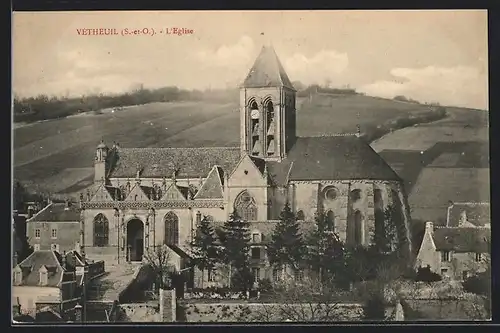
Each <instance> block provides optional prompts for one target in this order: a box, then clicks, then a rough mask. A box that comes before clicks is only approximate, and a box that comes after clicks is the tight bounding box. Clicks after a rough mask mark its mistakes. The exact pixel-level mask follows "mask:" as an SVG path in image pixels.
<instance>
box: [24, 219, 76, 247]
mask: <svg viewBox="0 0 500 333" xmlns="http://www.w3.org/2000/svg"><path fill="white" fill-rule="evenodd" d="M36 229H40V238H36V237H35V230H36ZM52 229H57V237H56V238H52ZM27 236H28V241H29V244H30V245H31V246H33V247H35V245H36V244H38V245H39V246H40V250H51V245H52V244H58V245H59V252H60V253H63V252H64V251H66V252H69V251H72V250H74V249H75V243H76V242H77V241H79V239H80V223H79V222H29V223H28V225H27Z"/></svg>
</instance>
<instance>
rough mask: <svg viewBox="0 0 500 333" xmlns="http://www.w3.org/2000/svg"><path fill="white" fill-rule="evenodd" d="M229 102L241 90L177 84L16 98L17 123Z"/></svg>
mask: <svg viewBox="0 0 500 333" xmlns="http://www.w3.org/2000/svg"><path fill="white" fill-rule="evenodd" d="M201 100H206V101H213V102H230V101H237V100H238V90H237V89H230V90H229V89H228V90H205V91H200V90H185V89H180V88H178V87H175V86H173V87H164V88H159V89H144V88H143V87H141V88H138V89H136V90H134V91H132V92H128V93H123V94H114V95H105V94H94V95H87V96H81V97H56V96H52V97H49V96H47V95H39V96H36V97H30V98H14V122H21V121H24V122H32V121H38V120H46V119H55V118H63V117H67V116H70V115H73V114H77V113H82V112H89V111H99V110H102V109H107V108H116V107H123V106H131V105H141V104H147V103H154V102H173V101H201Z"/></svg>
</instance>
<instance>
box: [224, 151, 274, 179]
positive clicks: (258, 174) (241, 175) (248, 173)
mask: <svg viewBox="0 0 500 333" xmlns="http://www.w3.org/2000/svg"><path fill="white" fill-rule="evenodd" d="M254 161H255V162H254ZM264 169H265V162H264V161H263V160H260V159H256V158H251V157H250V156H248V155H244V156H243V158H242V159H241V160H240V162H239V163H238V165H237V166H236V168H235V169H234V171H233V173H232V174H231V176H230V177H229V186H267V180H266V178H265V177H264Z"/></svg>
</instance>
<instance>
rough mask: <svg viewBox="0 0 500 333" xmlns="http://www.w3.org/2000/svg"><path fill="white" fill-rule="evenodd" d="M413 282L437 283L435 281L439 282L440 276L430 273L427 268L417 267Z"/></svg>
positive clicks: (429, 269)
mask: <svg viewBox="0 0 500 333" xmlns="http://www.w3.org/2000/svg"><path fill="white" fill-rule="evenodd" d="M415 281H422V282H437V281H441V275H439V274H437V273H434V272H432V271H431V268H430V267H429V266H427V267H419V268H418V270H417V275H416V277H415Z"/></svg>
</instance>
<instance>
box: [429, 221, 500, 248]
mask: <svg viewBox="0 0 500 333" xmlns="http://www.w3.org/2000/svg"><path fill="white" fill-rule="evenodd" d="M433 239H434V244H435V245H436V250H437V251H455V252H475V253H488V252H490V249H489V242H490V240H491V231H490V230H489V229H486V228H448V227H442V228H435V229H434V236H433Z"/></svg>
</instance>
